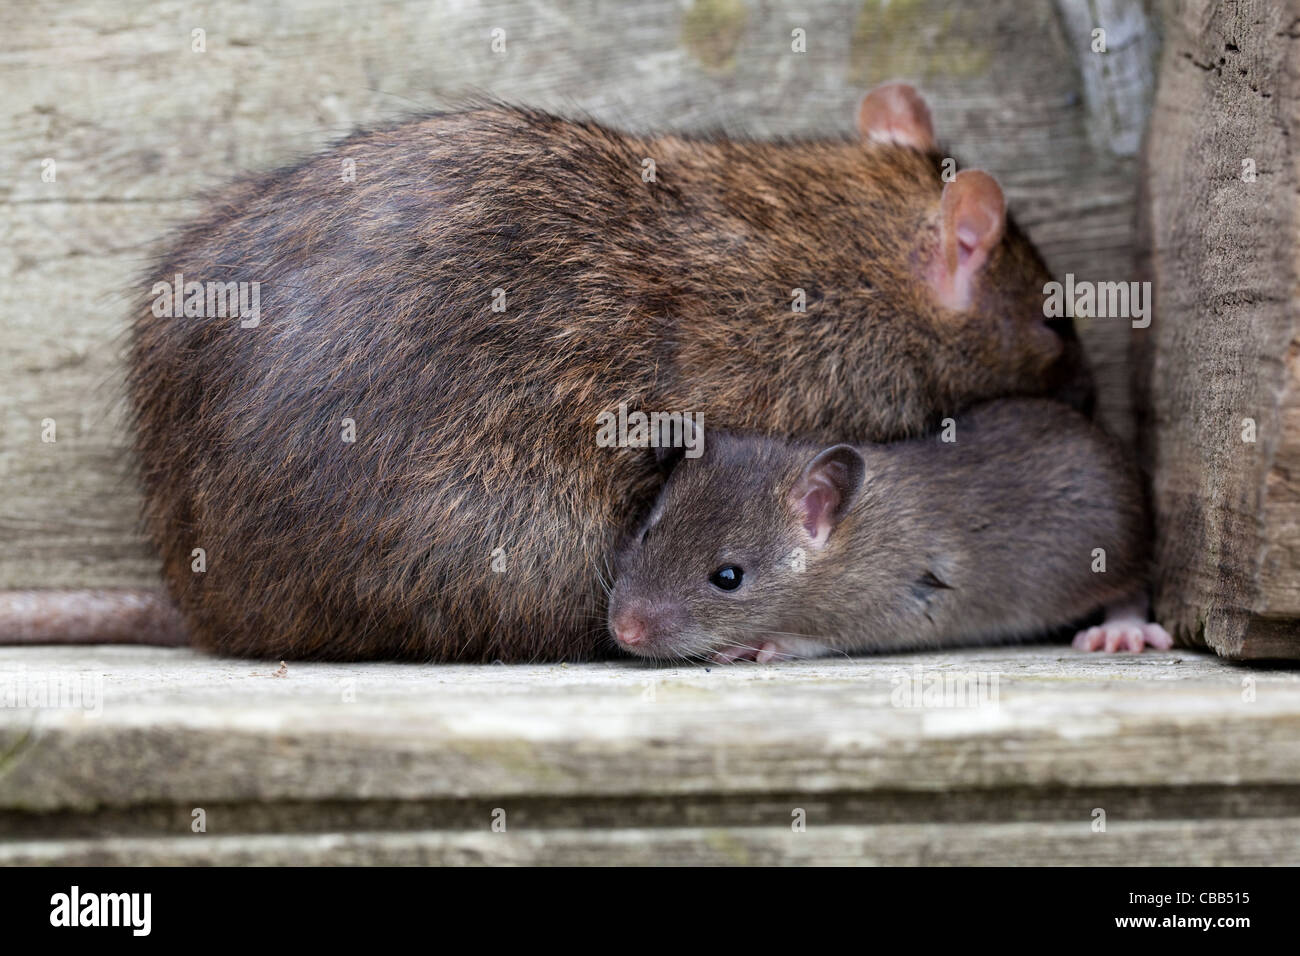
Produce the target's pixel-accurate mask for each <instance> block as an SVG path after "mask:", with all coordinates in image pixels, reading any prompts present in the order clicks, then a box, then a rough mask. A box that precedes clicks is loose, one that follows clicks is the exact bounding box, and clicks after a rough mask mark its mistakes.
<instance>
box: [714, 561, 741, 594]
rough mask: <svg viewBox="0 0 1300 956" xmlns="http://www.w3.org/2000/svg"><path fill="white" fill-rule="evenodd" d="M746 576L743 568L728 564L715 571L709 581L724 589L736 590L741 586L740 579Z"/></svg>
mask: <svg viewBox="0 0 1300 956" xmlns="http://www.w3.org/2000/svg"><path fill="white" fill-rule="evenodd" d="M744 576H745V572H744V570H743V569H741V568H739V567H737V566H736V565H734V564H727V565H723V566H722V567H720V568H718V570H716V571H714V572H713V574H712V576H710V578H709V583H710V584H712V585H713V586H714V587H715V588H719V589H721V590H723V591H734V590H736V588H738V587H740V579H741V578H743V577H744Z"/></svg>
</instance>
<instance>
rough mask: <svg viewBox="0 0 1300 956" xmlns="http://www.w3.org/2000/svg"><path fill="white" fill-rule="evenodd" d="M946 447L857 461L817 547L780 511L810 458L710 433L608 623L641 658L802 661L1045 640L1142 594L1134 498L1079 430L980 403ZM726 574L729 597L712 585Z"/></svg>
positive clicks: (635, 551) (863, 450)
mask: <svg viewBox="0 0 1300 956" xmlns="http://www.w3.org/2000/svg"><path fill="white" fill-rule="evenodd" d="M955 438H956V441H955V442H951V443H947V442H943V441H941V440H940V438H939V437H938V436H929V437H926V438H920V439H914V440H911V441H905V442H897V443H893V444H889V445H866V446H861V447H859V448H858V449H857V451H858V453H859V454H860V456H861V460H862V463H863V464H864V465H865V467H864V468H863V469H862V471H861V474H862V475H863V477H862V480H861V483H860V486H859V489H860V490H858V491H857V493H856V497H855V498H853V499H852V501H851V503H850V504H849V505H847V507H846V510H845V512H844V515H843V517H842V518H841V519H840V520H839V521H838V523H837V524H836V525H835V526H834V528H833V529H832V530H831V532H830V537H829V538H828V539H827V540H826V542H825V546H824V547H823V548H821V549H818V548H816V547H814V546H813V545H812V544H810V540H809V537H808V535H807V533H806V532H805V529H804V528H803V527H802V525H801V522H800V518H799V515H798V514H797V511H796V510H795V509H794V508H792V506H791V503H790V500H791V489H792V488H793V487H794V486H795V483H796V481H798V480H799V478H800V475H801V474H802V472H803V470H804V468H805V466H807V465H808V463H809V462H810V461H812V460H813V459H814V458H815V456H816V455H817V454H818V452H819V450H820V448H819V446H818V445H815V444H809V443H806V442H786V441H774V440H771V439H764V438H754V437H746V436H736V435H729V434H724V433H719V432H714V433H712V434H711V435H710V436H709V441H708V444H707V446H706V449H705V452H704V454H703V456H701V457H700V458H699V460H697V461H689V460H687V461H683V462H681V463H680V464H679V465H678V466H677V467H676V468H675V469H674V471H673V473H672V477H671V478H670V479H669V481H668V483H667V485H666V486H665V488H664V491H663V494H662V496H661V498H660V501H659V502H658V504H657V505H656V506H655V508H654V511H653V513H652V516H651V519H650V521H649V522H647V526H646V527H645V528H643V529H642V531H641V533H640V534H639V535H636V536H633V537H632V538H631V539H629V541H627V542H626V543H625V545H624V546H623V548H622V549H621V550H620V553H619V556H618V558H617V561H616V569H615V570H616V574H617V580H616V584H615V587H614V593H613V596H612V598H611V602H610V617H611V620H614V619H616V618H618V617H619V616H620V615H624V616H626V615H631V616H632V617H634V618H636V619H638V620H639V621H640V622H641V623H642V625H643V626H644V627H645V629H646V631H645V637H644V639H643V642H642V643H641V644H639V645H637V646H635V647H633V648H630V649H631V650H633V651H634V652H636V653H638V654H641V655H644V656H647V657H656V658H678V657H685V658H695V659H708V657H709V655H710V654H712V653H714V652H716V651H718V650H720V649H722V648H726V647H742V648H746V649H752V648H756V647H757V646H759V645H761V644H762V643H764V642H765V641H768V640H771V641H775V642H777V643H778V644H779V645H784V646H786V647H788V648H789V649H790V651H789V653H790V654H791V655H792V656H804V655H809V656H811V655H815V654H818V653H827V652H853V651H883V650H911V649H917V648H939V647H954V646H958V645H964V644H989V643H1002V642H1011V641H1024V640H1029V639H1032V638H1036V637H1039V638H1041V637H1042V636H1044V635H1045V634H1047V633H1049V632H1051V631H1053V630H1055V629H1058V628H1062V627H1064V626H1066V625H1069V624H1072V623H1078V622H1079V621H1080V620H1082V619H1083V618H1085V617H1086V616H1087V615H1088V614H1090V613H1092V612H1096V611H1098V610H1100V609H1101V608H1102V607H1103V606H1104V605H1107V604H1110V603H1112V602H1116V601H1120V600H1123V599H1125V598H1129V597H1132V596H1133V595H1135V594H1142V593H1144V592H1145V588H1146V585H1147V558H1148V551H1147V542H1148V540H1149V535H1148V533H1147V532H1148V524H1147V515H1146V509H1145V505H1144V499H1143V495H1142V485H1141V483H1140V481H1139V479H1138V475H1137V471H1136V468H1135V467H1134V465H1133V463H1132V462H1131V461H1130V460H1129V459H1128V457H1127V456H1126V455H1125V454H1124V453H1123V451H1122V450H1121V449H1120V448H1119V446H1118V445H1117V444H1116V443H1115V442H1114V441H1113V440H1111V439H1110V438H1108V437H1107V436H1106V435H1104V434H1103V433H1102V432H1101V431H1100V429H1098V428H1097V427H1096V426H1094V425H1092V424H1091V423H1090V422H1089V421H1088V420H1087V419H1086V418H1085V417H1084V416H1082V415H1080V414H1079V413H1077V412H1075V411H1073V410H1071V409H1069V408H1067V407H1065V406H1064V405H1061V404H1058V403H1055V402H1050V401H1045V400H1042V399H1017V400H1006V401H998V402H992V403H989V404H987V405H982V406H980V407H979V408H976V409H973V410H971V411H970V412H968V413H967V414H965V415H964V416H962V417H960V418H958V419H957V421H956V426H955ZM846 480H847V479H846ZM1095 548H1102V549H1104V551H1105V557H1106V570H1105V572H1104V573H1103V572H1098V571H1094V570H1093V561H1094V554H1093V549H1095ZM796 549H801V550H800V551H799V554H800V555H801V557H802V559H803V560H802V564H801V566H799V567H796V565H795V563H794V561H793V560H792V555H794V554H795V553H796ZM727 565H731V566H735V567H738V568H740V569H741V570H742V571H743V581H742V584H741V587H739V588H737V589H736V590H734V591H729V592H726V591H722V590H719V589H718V588H716V587H714V586H713V585H712V584H710V582H709V578H710V575H711V574H712V573H713V572H714V571H716V570H717V569H718V568H719V567H721V566H727ZM808 642H812V644H809V643H808Z"/></svg>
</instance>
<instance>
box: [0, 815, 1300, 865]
mask: <svg viewBox="0 0 1300 956" xmlns="http://www.w3.org/2000/svg"><path fill="white" fill-rule="evenodd" d="M1297 846H1300V820H1296V819H1294V818H1287V819H1284V820H1267V819H1265V820H1210V821H1200V820H1161V821H1157V822H1150V821H1142V822H1139V823H1133V824H1127V825H1125V824H1121V825H1116V826H1114V827H1113V828H1112V829H1111V830H1109V831H1108V832H1106V833H1093V832H1091V831H1090V830H1089V827H1088V824H1087V822H1076V823H1053V824H1014V823H1012V824H995V825H988V824H980V825H973V824H911V825H897V826H870V825H866V826H863V825H858V826H852V825H850V826H825V827H818V826H809V827H808V829H807V830H806V831H805V832H803V833H792V832H791V831H790V828H789V826H788V825H787V826H771V827H740V828H725V827H710V828H686V827H671V828H664V829H660V830H636V829H627V830H622V829H620V830H605V831H601V830H552V831H545V832H536V831H534V832H527V831H525V832H522V833H517V832H516V833H512V832H510V831H507V832H505V833H490V832H478V833H455V832H445V831H444V832H440V831H417V832H415V833H318V834H276V835H274V836H242V835H241V836H210V835H206V834H203V835H190V836H180V837H143V838H134V839H129V838H128V839H122V838H108V839H100V840H66V841H57V842H46V843H35V842H15V843H11V844H5V843H0V866H935V865H944V866H1062V865H1070V866H1137V865H1140V866H1279V865H1288V864H1290V865H1294V864H1295V863H1296V862H1297V861H1300V855H1297V854H1296V853H1295V852H1294V848H1295V847H1297Z"/></svg>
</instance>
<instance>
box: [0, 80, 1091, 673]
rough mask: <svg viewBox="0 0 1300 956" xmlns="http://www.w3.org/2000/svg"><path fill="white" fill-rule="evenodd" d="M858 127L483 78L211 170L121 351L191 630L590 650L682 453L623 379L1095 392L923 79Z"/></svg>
mask: <svg viewBox="0 0 1300 956" xmlns="http://www.w3.org/2000/svg"><path fill="white" fill-rule="evenodd" d="M858 129H859V135H858V137H856V138H842V139H817V140H799V141H794V140H790V141H781V142H754V141H747V140H735V139H726V138H721V137H716V136H699V137H693V136H656V137H648V136H632V135H627V134H624V133H621V132H618V131H616V130H613V129H610V128H608V127H605V126H602V125H599V124H597V123H594V122H587V121H578V122H575V121H568V120H564V119H561V118H558V117H556V116H552V115H549V114H546V113H542V112H539V111H535V110H526V109H515V108H510V107H505V106H495V105H493V106H487V107H484V108H480V109H474V110H469V111H464V112H454V113H443V114H436V115H432V116H428V117H425V118H421V119H418V120H414V121H411V122H407V123H404V124H401V125H398V126H394V127H392V128H389V129H381V130H376V131H372V132H367V133H361V134H357V135H355V136H353V137H352V138H350V139H348V140H345V141H344V142H343V143H341V144H340V145H339V146H337V147H336V148H335V149H333V150H331V151H329V152H326V153H323V154H321V155H318V156H316V157H314V158H312V159H309V160H307V161H305V162H303V163H300V164H299V165H296V166H293V167H290V168H286V169H282V170H279V171H277V172H274V173H271V174H268V175H261V176H253V177H250V178H247V179H244V180H242V181H240V182H237V183H235V184H234V185H233V186H231V187H229V188H228V189H226V190H225V191H224V192H221V193H220V194H218V195H217V196H216V197H215V199H214V200H213V201H212V202H211V203H210V205H209V206H208V207H207V210H206V211H205V212H204V213H203V214H202V215H200V216H199V217H198V218H197V219H196V220H194V221H193V222H191V223H190V224H189V225H188V226H186V227H185V228H183V229H182V230H180V232H179V233H178V234H177V235H176V236H175V238H174V240H173V242H172V244H171V246H170V248H169V249H168V250H167V251H166V253H165V254H164V255H163V256H162V257H161V258H160V260H159V262H158V268H157V269H156V270H155V271H154V272H153V273H151V275H150V276H149V281H148V283H147V284H146V286H145V288H146V289H148V290H149V295H148V297H147V301H145V302H143V303H142V305H141V308H140V310H139V312H138V315H137V318H136V319H135V322H134V327H133V330H132V337H131V344H130V355H129V393H130V400H131V405H132V409H133V412H134V433H135V452H136V455H137V458H138V461H139V464H140V471H141V476H142V483H143V490H144V498H145V519H146V525H147V528H148V531H149V534H150V536H151V538H152V540H153V542H154V543H155V545H156V546H157V547H158V549H159V551H160V552H161V555H162V560H163V577H164V580H165V582H166V585H167V589H168V591H169V592H170V595H171V597H172V598H173V599H174V600H175V601H176V603H177V604H178V605H179V608H180V611H181V613H182V615H183V618H184V621H185V627H186V629H187V630H188V632H189V634H190V635H191V637H192V640H193V642H194V643H195V644H196V645H197V646H199V647H201V648H204V649H207V650H211V651H217V652H223V653H230V654H241V655H259V656H269V657H276V658H279V657H286V658H290V657H292V658H324V659H365V658H410V659H469V660H475V659H477V660H483V659H488V660H490V659H493V658H500V659H504V660H541V659H551V660H554V659H562V658H567V659H575V658H582V657H589V656H592V655H594V654H598V653H601V652H602V649H603V646H604V644H605V635H604V611H605V594H604V592H603V591H602V588H601V576H602V575H603V574H605V573H606V570H607V567H608V564H609V563H610V561H611V559H612V556H613V550H614V546H615V543H616V541H617V540H618V538H619V537H620V536H621V535H622V534H624V533H625V532H626V530H627V528H628V527H629V525H630V524H631V523H633V521H634V516H635V515H637V514H638V513H644V509H645V508H646V507H647V506H648V504H649V503H650V502H651V501H652V500H653V496H654V494H655V492H656V490H657V488H658V487H659V484H660V482H661V476H660V474H659V473H658V472H657V471H656V469H655V466H654V463H653V460H652V456H651V455H650V454H649V453H648V452H646V451H645V450H644V449H641V448H635V447H605V446H604V444H605V443H602V442H598V441H597V431H598V422H599V421H600V420H601V419H602V416H604V415H605V414H606V413H609V412H612V411H614V410H616V409H618V408H619V407H620V406H621V405H624V404H625V405H626V406H627V408H629V409H632V410H638V411H645V412H651V411H663V412H670V413H694V414H697V415H701V416H703V418H704V419H707V422H708V425H709V427H713V426H718V427H726V428H734V429H744V430H749V431H756V432H761V433H764V434H768V435H774V436H794V435H804V436H808V437H810V438H813V439H815V440H823V441H829V440H833V439H841V440H842V439H849V440H858V441H865V440H881V439H887V438H896V437H900V436H905V435H909V434H918V433H920V432H921V431H923V430H924V429H926V428H927V427H931V426H933V425H934V424H936V423H937V422H938V421H939V420H940V419H941V418H942V417H943V416H946V415H949V414H952V413H955V412H957V411H959V410H960V409H961V408H963V407H965V406H967V405H969V404H971V403H973V402H976V401H978V400H980V399H984V398H989V397H993V396H998V395H1005V394H1054V395H1058V396H1060V397H1063V398H1065V399H1066V400H1069V401H1073V402H1075V403H1076V404H1080V405H1085V404H1087V402H1088V401H1089V399H1090V394H1091V385H1090V382H1089V378H1088V374H1087V370H1086V367H1085V365H1084V363H1083V360H1082V355H1081V352H1080V349H1079V346H1078V343H1077V341H1076V339H1075V338H1074V336H1073V333H1072V330H1071V329H1070V328H1069V326H1068V324H1056V325H1054V326H1053V327H1051V328H1049V327H1048V325H1046V324H1045V323H1044V320H1043V309H1042V289H1043V286H1044V284H1045V283H1046V282H1047V281H1048V280H1049V276H1048V275H1047V272H1046V270H1045V268H1044V267H1043V264H1042V262H1041V261H1040V259H1039V257H1038V255H1037V254H1036V253H1035V251H1034V249H1033V248H1032V247H1031V245H1030V244H1029V243H1028V242H1027V241H1026V239H1025V238H1024V237H1023V236H1022V234H1021V233H1020V231H1019V230H1018V229H1017V228H1016V227H1015V225H1014V223H1013V222H1012V221H1011V220H1010V219H1009V218H1008V217H1007V215H1006V211H1005V206H1004V201H1003V196H1002V192H1001V190H1000V189H999V188H998V185H997V183H996V182H995V181H994V180H993V179H992V177H990V176H988V175H987V174H984V173H981V172H978V171H974V170H965V171H962V172H960V173H958V174H957V175H956V177H955V178H952V177H951V176H949V177H945V176H944V175H943V168H944V167H943V162H942V160H943V157H942V156H941V155H940V153H939V150H938V147H937V145H936V142H935V139H934V134H933V130H932V127H931V122H930V114H929V110H928V108H927V107H926V105H925V103H924V101H923V100H922V99H921V97H920V96H919V95H917V93H916V92H915V91H914V90H913V89H912V88H910V87H907V86H904V85H897V84H894V85H889V86H886V87H881V88H878V89H877V90H875V91H873V92H872V93H870V94H869V95H868V96H867V97H866V98H865V99H864V100H863V102H862V104H861V107H860V110H859V114H858ZM946 179H947V180H950V181H946ZM230 283H236V284H238V283H244V286H237V285H228V284H230ZM214 289H215V291H216V292H217V293H218V295H217V299H218V307H217V308H214V306H213V296H214ZM234 289H239V291H240V292H241V293H244V295H243V298H242V299H240V302H241V306H242V307H241V308H239V309H238V310H233V306H232V307H230V308H229V309H227V310H221V309H220V308H219V305H220V296H221V293H223V290H225V291H226V293H227V294H229V291H228V290H234ZM250 306H251V307H250ZM232 310H233V311H234V314H232ZM99 606H100V607H102V606H103V604H102V602H101V604H100V605H99ZM2 626H3V622H0V627H2ZM94 629H95V628H94V627H84V628H82V630H83V631H86V630H90V631H93V630H94ZM120 629H121V628H118V630H120ZM38 630H39V629H38Z"/></svg>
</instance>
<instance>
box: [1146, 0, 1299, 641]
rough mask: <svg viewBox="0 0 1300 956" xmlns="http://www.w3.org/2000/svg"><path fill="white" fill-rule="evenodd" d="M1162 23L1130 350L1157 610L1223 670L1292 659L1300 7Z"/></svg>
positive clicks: (1192, 14) (1220, 9)
mask: <svg viewBox="0 0 1300 956" xmlns="http://www.w3.org/2000/svg"><path fill="white" fill-rule="evenodd" d="M1164 24H1165V43H1164V50H1163V53H1162V57H1161V65H1160V73H1159V81H1158V84H1157V94H1156V102H1155V106H1154V109H1153V114H1152V120H1151V126H1150V129H1149V131H1148V143H1147V157H1146V163H1145V173H1144V183H1143V186H1144V190H1145V197H1144V202H1143V212H1144V217H1143V218H1144V229H1145V231H1146V232H1147V234H1148V237H1149V240H1150V250H1151V262H1150V270H1151V276H1152V279H1153V280H1154V292H1155V300H1156V312H1155V318H1154V321H1153V323H1152V325H1151V327H1150V328H1149V329H1147V330H1145V331H1141V332H1138V333H1136V335H1137V336H1138V337H1139V338H1138V339H1137V341H1136V342H1135V345H1136V347H1137V360H1136V362H1135V365H1136V367H1137V369H1138V382H1137V390H1138V395H1139V399H1138V403H1137V404H1138V406H1139V408H1141V409H1142V410H1143V420H1142V422H1141V423H1140V426H1141V427H1140V430H1141V433H1142V441H1143V450H1144V457H1145V460H1146V463H1147V465H1148V467H1149V468H1150V469H1151V473H1152V480H1153V496H1154V504H1155V512H1156V520H1157V530H1156V555H1157V566H1158V569H1159V579H1158V582H1157V587H1156V613H1157V616H1158V618H1159V620H1160V621H1161V622H1162V623H1164V624H1165V626H1166V627H1168V628H1169V630H1170V631H1171V632H1172V633H1174V634H1175V636H1176V637H1178V638H1180V639H1182V640H1183V641H1190V642H1193V643H1198V644H1205V645H1208V646H1209V647H1212V648H1214V649H1215V650H1216V651H1218V652H1219V653H1220V654H1223V655H1224V656H1227V657H1235V658H1267V657H1290V658H1300V389H1297V381H1296V377H1297V371H1298V366H1297V362H1300V312H1298V311H1297V305H1298V304H1300V302H1298V300H1297V284H1296V283H1297V268H1296V266H1297V252H1298V251H1300V177H1298V175H1297V158H1298V156H1300V122H1298V120H1300V70H1298V69H1297V62H1298V61H1297V58H1298V57H1300V3H1298V2H1296V0H1289V2H1285V3H1278V2H1273V0H1269V2H1265V0H1242V2H1239V3H1234V4H1222V5H1205V4H1199V3H1196V4H1194V3H1179V4H1173V3H1171V4H1168V5H1167V8H1166V10H1165V17H1164Z"/></svg>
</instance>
